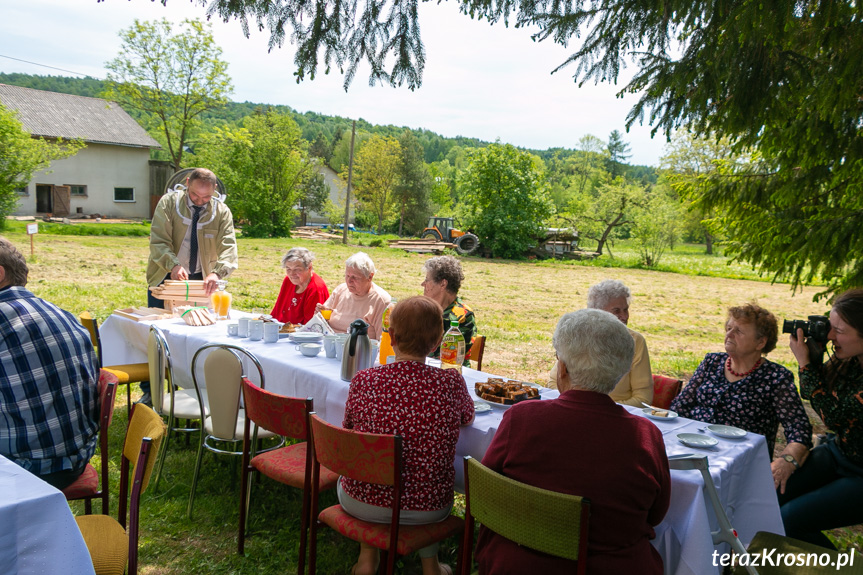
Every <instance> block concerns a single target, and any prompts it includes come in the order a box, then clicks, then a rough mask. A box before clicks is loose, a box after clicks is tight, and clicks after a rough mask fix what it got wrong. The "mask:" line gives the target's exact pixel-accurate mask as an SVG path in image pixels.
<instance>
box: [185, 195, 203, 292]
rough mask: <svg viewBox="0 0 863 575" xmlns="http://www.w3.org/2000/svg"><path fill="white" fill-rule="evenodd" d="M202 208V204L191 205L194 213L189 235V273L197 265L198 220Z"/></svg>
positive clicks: (193, 270) (191, 272)
mask: <svg viewBox="0 0 863 575" xmlns="http://www.w3.org/2000/svg"><path fill="white" fill-rule="evenodd" d="M203 209H204V206H192V210H193V211H194V212H195V213H194V214H192V235H191V236H190V237H189V275H192V274H193V273H195V268H197V267H198V220H199V219H200V218H201V210H203Z"/></svg>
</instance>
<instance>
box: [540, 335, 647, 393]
mask: <svg viewBox="0 0 863 575" xmlns="http://www.w3.org/2000/svg"><path fill="white" fill-rule="evenodd" d="M627 329H628V328H627ZM629 335H631V336H632V340H633V341H634V342H635V354H634V355H633V356H632V369H630V370H629V371H628V372H626V375H624V376H623V377H622V378H621V380H620V381H619V382H617V385H616V386H614V389H613V390H612V392H611V393H609V394H608V395H609V397H611V399H613V400H614V401H616V402H617V403H622V404H624V405H634V406H637V407H641V402H642V401H643V402H645V403H650V402H652V401H653V376H652V375H651V373H650V355H649V354H648V353H647V343H646V342H645V341H644V336H642V335H641V334H640V333H638V332H635V331H632V330H631V329H630V330H629ZM548 378H549V379H548V387H550V388H551V389H557V362H555V363H554V367H553V368H551V373H549V374H548Z"/></svg>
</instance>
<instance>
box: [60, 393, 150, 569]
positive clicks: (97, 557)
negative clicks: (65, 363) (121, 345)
mask: <svg viewBox="0 0 863 575" xmlns="http://www.w3.org/2000/svg"><path fill="white" fill-rule="evenodd" d="M164 435H165V424H164V423H162V418H160V417H159V416H158V415H156V412H155V411H153V410H152V409H150V408H149V407H147V406H146V405H143V404H136V405H135V406H134V407H133V409H132V415H131V417H130V419H129V427H128V428H127V429H126V440H125V442H124V443H123V455H122V463H121V466H120V499H119V501H120V508H119V511H118V512H117V520H115V519H114V518H113V517H109V516H107V515H83V516H79V517H76V518H75V521H76V522H77V523H78V528H79V529H80V530H81V535H83V536H84V542H85V543H86V544H87V550H88V551H90V558H91V559H92V560H93V568H94V569H95V570H96V575H123V573H128V574H129V575H136V574H137V573H138V523H139V520H138V518H139V507H140V502H141V494H142V493H144V491H145V490H146V489H147V484H148V483H149V481H150V475H151V473H152V471H153V464H154V463H155V462H156V454H158V452H159V446H161V444H162V438H163V437H164ZM130 465H131V466H132V467H131V472H132V475H133V477H134V478H133V482H132V490H131V491H132V493H131V498H129V472H130ZM127 500H128V503H127ZM127 508H128V511H129V523H128V525H127V523H126V510H127ZM127 527H128V531H127ZM127 565H128V570H127V569H126V566H127Z"/></svg>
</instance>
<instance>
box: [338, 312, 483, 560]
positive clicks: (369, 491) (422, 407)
mask: <svg viewBox="0 0 863 575" xmlns="http://www.w3.org/2000/svg"><path fill="white" fill-rule="evenodd" d="M442 311H443V310H442V309H441V307H440V305H439V304H438V303H437V302H435V301H434V300H432V299H431V298H428V297H425V296H416V297H411V298H408V299H406V300H404V301H402V302H401V303H398V304H397V305H396V306H395V308H393V311H392V314H391V315H390V328H389V333H390V338H391V340H392V345H393V349H394V350H395V357H396V359H395V363H391V364H387V365H381V366H378V367H373V368H370V369H365V370H363V371H360V372H359V373H357V374H356V375H355V376H354V378H353V380H352V381H351V387H350V390H349V391H348V401H347V404H346V406H345V420H344V423H343V424H342V425H343V426H344V427H345V428H347V429H356V430H357V431H362V432H366V433H384V434H395V433H398V434H400V435H401V436H402V439H403V449H404V452H403V464H404V469H403V470H402V477H403V479H404V491H403V493H402V497H401V515H400V522H401V523H402V524H404V525H423V524H427V523H435V522H438V521H443V520H444V519H446V518H447V517H449V514H450V510H451V509H452V504H453V486H454V483H455V468H454V466H453V462H454V460H455V446H456V443H457V442H458V435H459V428H460V427H461V426H462V425H469V424H470V423H471V422H472V421H473V417H474V410H473V400H472V399H471V396H470V394H469V393H468V391H467V385H466V384H465V381H464V378H463V377H462V376H461V374H460V373H458V372H457V371H456V370H454V369H445V370H444V369H440V368H438V367H431V366H427V365H426V364H425V358H426V356H427V355H428V354H429V352H431V351H432V350H434V349H435V348H436V347H437V346H438V344H440V341H441V338H442V337H443V324H442V323H441V319H440V318H441V313H442ZM338 497H339V503H340V504H341V506H342V508H343V509H344V510H345V511H346V512H347V513H350V514H351V515H353V516H354V517H358V518H359V519H362V520H364V521H370V522H374V523H389V522H390V520H391V518H392V504H393V495H392V487H387V486H383V485H372V484H370V483H363V482H360V481H355V480H352V479H348V478H342V479H341V480H340V481H339V484H338ZM437 550H438V546H437V544H434V545H431V546H429V547H425V548H423V549H420V550H419V552H418V553H419V556H420V559H421V561H422V570H423V575H452V569H451V568H450V567H449V566H448V565H443V564H441V563H438V559H437ZM379 563H380V554H379V551H378V550H377V549H376V548H374V547H372V546H369V545H365V544H361V547H360V557H359V560H358V562H357V564H356V565H355V566H354V568H353V569H352V571H351V573H352V574H353V575H373V574H374V573H376V572H377V568H378V565H379Z"/></svg>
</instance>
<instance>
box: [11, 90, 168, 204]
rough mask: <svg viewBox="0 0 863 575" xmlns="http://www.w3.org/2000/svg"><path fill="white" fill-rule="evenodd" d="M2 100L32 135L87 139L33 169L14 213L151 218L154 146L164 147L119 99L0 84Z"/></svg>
mask: <svg viewBox="0 0 863 575" xmlns="http://www.w3.org/2000/svg"><path fill="white" fill-rule="evenodd" d="M0 104H2V105H3V106H4V107H6V108H7V109H10V110H14V111H17V113H18V120H19V121H20V122H21V123H22V124H23V125H24V129H25V130H27V131H28V132H30V133H31V134H33V136H41V137H44V138H46V139H54V138H63V139H73V138H79V139H81V140H84V142H86V144H87V147H86V148H84V149H83V150H81V151H80V152H78V153H77V154H76V155H74V156H72V157H69V158H66V159H63V160H57V161H55V162H52V163H51V165H50V166H49V168H48V169H47V170H45V171H42V172H37V173H35V174H34V175H33V179H32V180H31V181H30V183H28V184H27V186H26V187H24V188H22V189H21V190H19V204H18V210H17V211H16V212H15V215H37V214H46V213H51V214H53V215H55V216H65V215H67V214H70V213H76V212H77V213H83V214H102V215H105V216H110V217H118V218H149V217H150V209H151V208H150V206H151V199H150V196H151V191H150V187H151V184H150V181H151V177H150V171H151V167H150V163H149V160H150V149H151V148H159V147H160V146H159V143H158V142H156V140H154V139H153V138H151V137H150V135H149V134H148V133H147V132H146V130H144V129H143V128H142V127H141V126H140V125H138V123H137V122H135V120H133V119H132V118H131V116H129V114H127V113H126V112H125V111H124V110H123V109H122V108H121V107H120V106H119V105H118V104H117V103H116V102H108V101H107V100H101V99H99V98H86V97H83V96H72V95H69V94H59V93H56V92H45V91H42V90H33V89H30V88H21V87H18V86H9V85H6V84H0ZM155 192H156V193H157V195H158V194H161V193H162V192H164V190H158V191H155Z"/></svg>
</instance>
